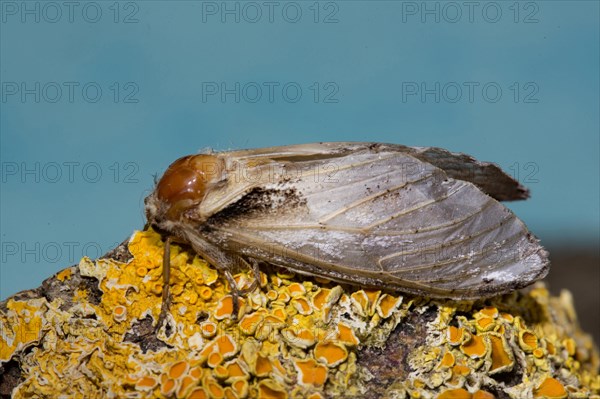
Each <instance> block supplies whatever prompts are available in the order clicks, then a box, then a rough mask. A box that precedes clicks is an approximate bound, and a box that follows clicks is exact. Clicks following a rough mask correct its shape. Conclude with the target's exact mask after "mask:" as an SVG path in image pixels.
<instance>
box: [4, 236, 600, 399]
mask: <svg viewBox="0 0 600 399" xmlns="http://www.w3.org/2000/svg"><path fill="white" fill-rule="evenodd" d="M129 251H130V252H131V254H132V255H133V257H132V258H131V259H130V260H129V261H128V262H127V263H121V262H117V261H114V260H110V259H100V260H97V261H92V260H90V259H87V258H84V259H82V260H81V262H80V264H79V266H78V267H74V268H71V269H66V270H68V271H63V272H61V273H59V274H58V275H57V276H56V279H57V280H58V281H60V282H62V283H66V282H68V281H70V280H71V279H72V278H75V277H77V276H79V275H80V276H83V277H84V278H88V279H89V280H90V281H96V282H97V285H98V288H99V290H100V291H99V292H98V293H97V294H98V295H97V296H96V297H94V298H92V296H93V295H92V293H91V292H89V291H87V290H85V289H77V290H73V292H72V298H68V301H69V305H70V307H65V306H64V300H63V299H57V298H54V299H52V300H48V299H47V298H44V297H40V298H34V299H26V298H24V299H10V300H8V301H7V302H5V303H4V304H3V306H2V307H0V367H1V366H2V365H3V364H4V363H6V362H8V361H10V360H14V359H19V367H20V370H21V381H20V383H19V384H18V386H16V388H15V389H14V390H13V392H12V395H13V397H14V398H32V397H43V398H55V397H64V398H67V397H84V396H85V397H114V398H121V397H127V398H240V399H241V398H290V399H292V398H313V399H317V398H331V397H342V396H343V397H365V396H368V394H369V392H370V390H369V388H367V386H368V384H369V381H371V383H372V380H373V378H376V377H374V376H373V375H372V373H371V372H370V371H369V370H368V369H367V368H368V367H365V365H364V364H361V362H360V361H359V359H360V358H361V356H362V351H363V350H365V349H366V348H385V347H386V345H387V344H389V342H388V340H389V339H390V337H391V336H392V334H393V332H394V331H396V330H397V329H399V328H400V329H401V328H402V327H403V322H404V321H406V320H407V317H408V315H411V314H424V313H425V312H430V311H432V310H433V311H434V312H435V315H434V318H433V319H432V321H428V322H427V323H426V326H425V327H424V328H426V331H427V336H426V337H422V341H421V342H424V344H423V345H422V346H415V347H411V348H409V349H408V352H407V353H404V355H403V357H402V359H401V361H403V362H408V363H407V364H406V370H408V372H407V373H405V374H403V375H404V376H405V377H404V378H402V379H401V380H397V381H387V382H386V387H387V388H384V389H385V390H386V391H385V396H389V397H397V398H432V399H433V398H440V399H443V398H446V399H448V398H467V399H491V398H494V397H498V396H501V397H510V398H594V397H595V398H597V399H600V396H598V395H599V392H600V377H599V376H598V356H597V353H596V351H595V350H594V349H593V345H592V342H591V340H590V339H589V338H588V336H587V335H585V334H583V333H581V332H579V331H578V330H577V329H576V327H574V325H576V324H575V323H574V322H573V320H575V314H574V312H573V308H572V304H571V298H570V296H569V294H568V293H564V294H563V295H561V296H560V297H559V298H552V297H550V296H549V294H548V292H547V291H546V289H545V288H543V286H541V285H540V286H537V287H535V288H533V289H532V290H530V291H529V292H527V293H518V294H517V293H514V294H511V295H506V296H504V297H501V298H492V299H489V300H482V301H475V302H473V301H470V302H467V301H464V302H445V301H439V300H437V301H434V300H429V299H426V298H412V299H411V298H409V297H404V296H402V295H400V294H398V293H391V292H382V291H379V290H367V289H361V288H360V287H348V286H344V287H343V286H340V285H338V284H336V283H334V282H330V281H328V280H323V279H320V278H313V279H311V278H305V277H300V276H296V275H294V274H293V273H291V272H288V271H285V270H283V269H276V268H268V267H267V268H264V269H263V271H262V272H261V276H260V282H259V284H258V287H257V288H256V289H255V290H254V291H253V292H252V293H249V294H248V295H245V296H244V297H243V298H240V299H239V302H238V304H239V314H238V315H237V316H238V317H237V318H235V317H234V315H233V309H234V307H233V300H234V298H233V296H232V295H231V290H230V288H229V286H228V284H227V282H226V280H225V279H224V277H223V275H222V274H221V273H219V272H218V271H217V270H216V269H215V268H213V267H211V266H209V265H208V264H207V263H206V262H205V261H204V260H203V259H202V258H200V257H198V256H196V255H194V254H193V253H191V252H189V251H187V250H184V249H182V248H180V247H179V246H177V245H172V246H171V259H170V261H171V284H170V287H171V288H170V289H171V296H172V303H171V307H170V312H169V315H168V317H167V320H166V323H165V325H163V326H162V328H160V329H158V331H157V332H155V327H156V326H155V323H156V320H157V319H158V315H159V313H160V310H161V295H162V257H163V252H164V245H163V242H162V240H161V237H160V236H159V235H158V234H157V233H155V232H153V231H152V230H150V231H144V232H136V233H135V234H134V235H133V236H132V238H131V240H130V242H129ZM74 276H75V277H74ZM80 278H81V277H80ZM234 279H235V281H236V283H237V284H238V286H239V287H240V288H242V287H248V286H250V284H251V283H252V279H253V274H252V273H251V272H250V271H242V272H240V273H238V274H237V275H235V276H234ZM65 309H67V310H65ZM532 314H535V317H532ZM526 320H527V322H526ZM532 320H533V321H532ZM140 342H145V344H143V345H142V344H140ZM32 348H33V349H32ZM379 356H381V357H382V358H384V359H385V357H386V356H387V353H386V351H385V350H383V351H382V352H381V354H380V355H379ZM394 367H399V366H394ZM1 370H2V369H1V368H0V371H1ZM508 375H510V378H507V376H508ZM371 397H372V396H371Z"/></svg>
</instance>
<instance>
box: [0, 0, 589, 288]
mask: <svg viewBox="0 0 600 399" xmlns="http://www.w3.org/2000/svg"><path fill="white" fill-rule="evenodd" d="M1 3H2V24H1V31H0V33H1V43H0V48H1V54H0V55H1V79H0V80H1V81H2V99H1V103H0V105H1V107H2V108H1V121H0V128H1V153H0V155H1V160H2V186H1V187H2V191H1V206H0V210H1V217H0V221H1V241H2V265H1V267H0V299H4V298H6V297H7V296H9V295H11V294H13V293H15V292H17V291H19V290H23V289H27V288H32V287H36V286H38V285H39V284H40V282H41V281H42V280H43V279H44V278H46V277H48V276H50V275H51V274H52V273H54V272H55V271H58V270H60V269H62V268H64V267H65V266H67V265H69V264H73V263H76V262H77V261H78V259H79V258H80V257H81V256H82V255H89V256H91V257H96V256H99V255H101V254H102V253H103V252H105V251H107V250H109V249H111V248H112V247H114V246H115V245H116V244H117V243H118V242H120V241H122V240H123V239H125V238H126V237H128V236H129V235H130V234H131V232H132V231H133V230H134V229H140V228H142V226H143V225H144V216H143V212H142V204H143V198H144V196H145V195H147V194H148V193H149V191H150V190H151V189H152V186H153V180H152V175H153V174H155V173H159V174H160V173H162V171H164V169H165V168H166V166H168V164H169V163H170V162H171V161H173V160H174V159H176V158H177V157H179V156H181V155H184V154H188V153H193V152H196V151H197V150H199V149H201V148H204V147H213V148H215V149H217V150H223V149H232V148H245V147H262V146H270V145H281V144H291V143H302V142H312V141H339V140H357V141H381V142H393V143H402V144H407V145H418V146H439V147H445V148H448V149H450V150H452V151H459V152H466V153H469V154H471V155H473V156H476V157H477V158H479V159H481V160H488V161H494V162H496V163H498V164H499V165H501V166H502V167H503V168H504V169H505V170H507V171H508V172H509V173H511V174H513V175H515V176H517V177H518V178H519V179H520V180H521V181H522V182H524V184H525V185H527V186H529V187H530V189H531V192H532V198H531V199H530V200H528V201H526V202H520V203H511V204H509V206H510V207H511V209H513V210H514V211H515V212H516V213H517V214H518V216H520V217H521V218H522V219H523V220H524V221H525V222H526V224H527V225H528V226H529V227H530V229H531V230H532V231H533V232H534V233H535V234H536V235H537V236H539V237H540V238H541V239H542V243H543V244H545V245H550V246H552V245H553V244H555V243H558V244H561V245H567V246H569V245H570V246H573V247H577V246H580V245H587V246H596V247H597V245H598V236H599V205H598V204H599V176H598V173H599V172H598V166H599V155H598V154H599V115H598V110H599V106H600V104H599V94H598V93H599V81H598V71H599V63H598V62H599V61H598V60H599V52H598V49H599V43H598V40H599V39H598V32H599V22H598V20H599V3H598V2H596V1H579V2H577V1H569V2H567V1H564V2H562V1H538V2H521V3H516V4H515V3H514V2H512V1H511V2H477V3H476V5H475V6H474V9H473V13H472V14H471V15H469V9H468V8H467V7H465V6H464V5H463V2H457V3H439V2H428V3H427V4H425V3H422V2H393V1H337V2H320V3H317V4H316V5H315V2H314V1H308V2H304V1H297V2H292V3H290V2H275V3H273V4H274V5H273V11H274V12H273V14H272V15H269V8H268V7H267V6H265V5H264V4H263V2H262V1H260V2H256V3H252V2H251V4H252V5H250V6H248V5H247V4H246V3H241V2H232V1H230V2H226V3H223V2H220V1H219V2H199V1H197V2H193V1H169V2H167V1H138V2H121V3H117V4H115V3H114V2H112V1H108V2H104V1H98V2H92V3H90V2H77V5H76V6H75V7H74V9H73V10H72V11H73V13H72V15H69V9H68V8H67V7H65V6H64V5H62V4H63V3H62V2H56V3H53V2H49V3H46V2H44V3H42V2H35V1H27V2H7V1H2V2H1ZM46 4H50V5H49V6H48V5H46ZM448 4H450V5H448ZM225 7H227V9H229V10H233V13H226V12H225V11H226V10H225ZM257 7H258V8H260V10H261V15H257V14H256V10H257ZM426 7H427V9H428V10H433V11H432V13H428V12H427V10H426V9H425V8H426ZM317 9H318V10H319V13H318V15H317V14H316V10H317ZM98 10H100V12H101V14H98ZM236 10H237V11H236ZM298 10H300V11H301V13H302V14H301V15H300V16H298V15H297V11H298ZM498 10H500V12H501V14H497V12H498ZM117 11H118V12H117ZM457 12H460V14H457ZM236 19H239V22H238V21H236ZM295 20H297V21H296V22H294V21H295ZM315 21H316V22H315ZM36 82H37V83H36ZM69 82H71V83H69ZM265 82H271V83H265ZM315 82H316V85H315ZM436 82H437V83H436ZM469 82H471V83H469ZM515 82H516V84H515ZM115 83H117V84H118V89H117V86H116V85H115ZM222 83H223V84H224V85H225V89H228V90H233V94H231V93H230V94H225V96H224V97H221V94H222V93H220V92H219V93H216V94H211V93H212V92H210V91H207V90H210V89H214V88H215V87H216V88H217V89H218V90H219V91H220V90H221V84H222ZM236 83H237V84H239V87H240V89H239V90H238V92H237V94H238V95H239V102H236V98H235V97H236V93H235V87H236ZM36 84H39V86H38V87H39V89H37V88H36ZM268 84H270V85H272V86H273V87H274V92H273V94H274V95H273V98H272V101H271V100H270V99H269V93H268V90H267V85H268ZM423 84H424V86H422V85H423ZM436 84H439V90H436ZM68 85H71V87H73V88H74V91H73V97H72V98H69V90H68ZM286 85H287V86H286ZM467 85H471V86H472V87H474V92H473V96H472V98H469V92H468V86H467ZM57 87H58V88H61V92H60V93H59V92H58V91H57V90H56V89H57ZM84 87H86V90H85V91H84V90H83V88H84ZM97 87H100V89H101V90H102V95H101V97H99V98H98V99H97V101H95V97H96V92H95V89H96V88H97ZM257 87H260V88H261V89H262V95H261V97H260V98H257V92H256V88H257ZM284 87H286V90H283V88H284ZM298 87H299V88H300V89H301V92H302V96H301V97H299V98H298V99H297V101H295V100H296V99H295V98H294V97H295V96H296V90H297V88H298ZM316 87H318V88H319V92H318V95H317V92H316ZM457 87H458V88H461V91H462V92H461V93H459V92H457V90H456V89H457ZM483 87H486V91H482V90H483ZM498 87H499V88H500V89H501V91H502V93H501V96H500V97H498V96H497V93H496V91H495V89H496V88H498ZM517 88H518V93H517ZM22 89H25V90H29V92H27V91H26V92H25V94H24V93H23V90H22ZM411 89H412V90H413V92H414V90H415V89H417V90H418V92H417V93H416V94H411V93H413V92H410V90H411ZM422 89H425V90H426V92H425V94H424V95H423V92H422ZM427 90H428V91H427ZM427 93H428V94H427ZM59 94H60V96H59ZM117 94H118V98H116V97H115V95H117ZM436 95H437V96H438V97H439V98H436ZM36 96H38V97H39V98H36ZM255 100H256V101H255ZM94 101H95V102H94ZM69 165H71V166H69ZM26 170H30V171H32V172H29V173H24V172H25V171H26ZM70 172H72V175H70ZM98 173H101V175H98Z"/></svg>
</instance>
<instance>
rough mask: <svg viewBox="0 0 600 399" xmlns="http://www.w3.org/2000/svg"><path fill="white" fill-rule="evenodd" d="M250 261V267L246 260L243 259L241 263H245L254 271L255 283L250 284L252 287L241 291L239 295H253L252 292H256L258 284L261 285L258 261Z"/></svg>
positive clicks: (250, 259)
mask: <svg viewBox="0 0 600 399" xmlns="http://www.w3.org/2000/svg"><path fill="white" fill-rule="evenodd" d="M248 260H249V261H250V263H251V264H252V266H250V265H249V264H248V262H246V261H245V260H243V259H241V261H242V262H243V263H245V264H246V266H248V268H249V269H251V270H252V274H253V275H254V281H252V283H251V284H250V287H248V288H244V289H242V290H239V293H240V294H242V295H246V294H249V293H251V292H252V291H254V290H255V289H256V287H258V284H259V283H260V270H259V269H258V261H257V260H256V259H252V258H249V259H248Z"/></svg>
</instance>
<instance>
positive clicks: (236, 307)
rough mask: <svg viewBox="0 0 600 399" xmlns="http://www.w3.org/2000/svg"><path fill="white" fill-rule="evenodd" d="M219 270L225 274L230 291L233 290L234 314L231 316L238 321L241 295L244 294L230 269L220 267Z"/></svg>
mask: <svg viewBox="0 0 600 399" xmlns="http://www.w3.org/2000/svg"><path fill="white" fill-rule="evenodd" d="M219 269H220V270H221V271H222V272H223V275H224V276H225V279H226V280H227V282H228V283H229V289H230V290H231V298H232V301H233V314H232V315H231V316H232V318H233V320H237V318H238V314H239V313H240V304H239V298H240V295H242V292H241V290H240V289H239V288H238V286H237V284H236V282H235V279H234V278H233V275H232V274H231V272H230V271H229V269H228V268H224V267H223V266H220V268H219Z"/></svg>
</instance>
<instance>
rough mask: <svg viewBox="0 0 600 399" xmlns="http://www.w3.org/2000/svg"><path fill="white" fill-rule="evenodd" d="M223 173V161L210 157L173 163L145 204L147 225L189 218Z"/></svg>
mask: <svg viewBox="0 0 600 399" xmlns="http://www.w3.org/2000/svg"><path fill="white" fill-rule="evenodd" d="M224 169H225V168H224V162H223V160H222V159H221V158H219V157H217V156H215V155H210V154H200V155H188V156H185V157H183V158H179V159H178V160H176V161H175V162H173V163H172V164H171V165H170V166H169V167H168V168H167V170H166V171H165V173H164V175H163V176H162V177H161V179H160V180H159V181H158V184H157V185H156V188H155V190H154V192H153V193H152V194H151V195H150V196H149V197H148V198H146V200H145V203H146V216H147V218H148V221H149V222H150V223H151V224H158V225H160V224H161V223H162V222H178V221H180V220H182V219H183V218H186V217H190V216H192V213H193V212H191V211H193V209H194V208H195V207H197V206H198V205H199V204H200V203H201V202H202V200H203V199H204V197H205V196H206V194H207V192H208V191H209V190H210V188H211V186H213V185H214V184H215V183H217V182H219V181H221V179H222V176H223V173H224ZM196 216H197V215H196Z"/></svg>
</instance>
